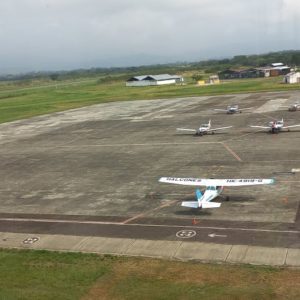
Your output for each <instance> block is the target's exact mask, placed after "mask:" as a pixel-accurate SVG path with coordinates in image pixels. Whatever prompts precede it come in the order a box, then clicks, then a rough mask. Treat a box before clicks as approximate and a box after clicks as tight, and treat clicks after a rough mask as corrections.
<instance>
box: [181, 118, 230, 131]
mask: <svg viewBox="0 0 300 300" xmlns="http://www.w3.org/2000/svg"><path fill="white" fill-rule="evenodd" d="M231 127H232V126H227V127H219V128H211V120H209V121H208V123H207V124H201V125H200V127H199V128H198V129H188V128H177V130H178V131H188V132H193V133H194V134H196V135H204V134H207V133H209V132H211V133H212V134H214V133H215V131H218V130H223V129H227V128H231Z"/></svg>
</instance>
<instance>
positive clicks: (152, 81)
mask: <svg viewBox="0 0 300 300" xmlns="http://www.w3.org/2000/svg"><path fill="white" fill-rule="evenodd" d="M182 82H183V77H182V76H178V75H169V74H160V75H142V76H134V77H131V78H129V79H128V80H127V81H126V86H149V85H164V84H176V83H182Z"/></svg>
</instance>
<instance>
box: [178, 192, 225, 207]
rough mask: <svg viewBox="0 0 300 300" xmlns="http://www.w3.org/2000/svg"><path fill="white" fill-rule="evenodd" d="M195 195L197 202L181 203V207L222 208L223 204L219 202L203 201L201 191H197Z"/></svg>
mask: <svg viewBox="0 0 300 300" xmlns="http://www.w3.org/2000/svg"><path fill="white" fill-rule="evenodd" d="M195 194H196V198H197V201H183V202H181V206H185V207H190V208H215V207H220V206H221V203H218V202H208V201H201V200H202V198H203V194H202V193H201V191H200V189H196V191H195Z"/></svg>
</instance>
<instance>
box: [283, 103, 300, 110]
mask: <svg viewBox="0 0 300 300" xmlns="http://www.w3.org/2000/svg"><path fill="white" fill-rule="evenodd" d="M281 107H288V111H297V110H300V103H299V102H295V103H293V104H291V105H290V106H286V105H282V106H281Z"/></svg>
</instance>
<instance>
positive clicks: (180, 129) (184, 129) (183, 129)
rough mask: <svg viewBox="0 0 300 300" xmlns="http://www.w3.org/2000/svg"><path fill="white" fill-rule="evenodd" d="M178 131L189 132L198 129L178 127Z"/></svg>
mask: <svg viewBox="0 0 300 300" xmlns="http://www.w3.org/2000/svg"><path fill="white" fill-rule="evenodd" d="M176 130H178V131H188V132H194V133H195V132H196V131H197V130H196V129H188V128H176Z"/></svg>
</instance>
